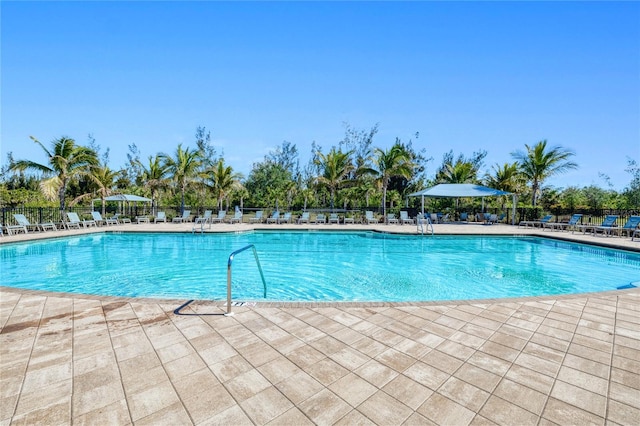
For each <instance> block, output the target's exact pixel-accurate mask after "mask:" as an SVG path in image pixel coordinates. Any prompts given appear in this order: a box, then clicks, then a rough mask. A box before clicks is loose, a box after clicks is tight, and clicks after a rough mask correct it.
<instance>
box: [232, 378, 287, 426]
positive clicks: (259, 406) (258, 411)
mask: <svg viewBox="0 0 640 426" xmlns="http://www.w3.org/2000/svg"><path fill="white" fill-rule="evenodd" d="M240 405H241V406H242V408H243V409H244V410H245V412H246V413H247V415H248V416H249V418H250V419H251V420H252V421H253V422H255V423H256V424H259V425H261V424H265V423H268V422H270V421H271V420H273V419H275V418H276V417H278V416H280V415H282V414H283V413H285V412H287V411H288V410H290V409H291V408H292V407H293V404H292V403H291V401H289V400H288V399H287V398H286V397H285V396H284V395H283V394H282V393H280V392H279V391H278V390H277V389H276V388H274V387H269V388H267V389H265V390H263V391H261V392H259V393H257V394H255V395H254V396H252V397H251V398H248V399H246V400H244V401H242V402H241V403H240Z"/></svg>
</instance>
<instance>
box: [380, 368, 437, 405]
mask: <svg viewBox="0 0 640 426" xmlns="http://www.w3.org/2000/svg"><path fill="white" fill-rule="evenodd" d="M382 390H384V391H385V392H386V393H388V394H389V395H391V396H393V397H394V398H395V399H397V400H398V401H402V403H403V404H405V405H407V406H408V407H410V408H411V409H413V410H417V409H418V407H419V406H420V405H422V404H423V403H424V401H425V400H426V399H427V398H429V397H430V396H431V395H432V394H433V391H432V390H431V389H429V388H428V387H426V386H424V385H421V384H420V383H418V382H416V381H414V380H412V379H410V378H408V377H407V376H404V375H399V376H398V377H396V378H395V379H393V380H391V381H390V382H389V383H387V384H386V385H385V386H384V387H383V388H382Z"/></svg>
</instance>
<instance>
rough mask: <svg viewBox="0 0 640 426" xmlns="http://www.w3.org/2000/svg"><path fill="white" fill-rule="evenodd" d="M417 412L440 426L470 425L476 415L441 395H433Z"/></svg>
mask: <svg viewBox="0 0 640 426" xmlns="http://www.w3.org/2000/svg"><path fill="white" fill-rule="evenodd" d="M417 412H418V413H420V414H422V415H423V416H425V417H426V418H428V419H429V420H431V421H432V422H434V423H436V424H439V425H460V426H462V425H468V424H470V423H471V421H472V420H473V418H474V416H475V415H476V413H475V412H473V411H471V410H469V409H468V408H465V407H463V406H462V405H460V404H458V403H456V402H454V401H452V400H450V399H449V398H446V397H445V396H443V395H441V394H439V393H434V394H433V395H431V396H430V397H429V398H428V399H427V400H426V401H425V402H424V404H422V405H421V406H420V408H418V410H417Z"/></svg>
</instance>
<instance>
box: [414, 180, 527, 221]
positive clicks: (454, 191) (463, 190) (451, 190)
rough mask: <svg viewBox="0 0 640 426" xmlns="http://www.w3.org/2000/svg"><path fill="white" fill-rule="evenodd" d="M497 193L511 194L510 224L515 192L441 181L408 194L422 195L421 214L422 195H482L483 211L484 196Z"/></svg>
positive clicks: (514, 208) (514, 215)
mask: <svg viewBox="0 0 640 426" xmlns="http://www.w3.org/2000/svg"><path fill="white" fill-rule="evenodd" d="M499 195H511V196H512V197H513V214H512V217H511V224H512V225H514V224H515V220H516V194H514V193H512V192H506V191H501V190H499V189H494V188H489V187H486V186H482V185H474V184H471V183H441V184H438V185H435V186H432V187H431V188H427V189H423V190H422V191H418V192H414V193H413V194H409V196H410V197H422V214H424V197H431V198H465V197H482V210H483V211H484V197H495V196H499Z"/></svg>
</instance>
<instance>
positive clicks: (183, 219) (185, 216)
mask: <svg viewBox="0 0 640 426" xmlns="http://www.w3.org/2000/svg"><path fill="white" fill-rule="evenodd" d="M190 221H191V210H185V211H183V212H182V216H176V217H174V218H173V219H171V222H173V223H184V222H190Z"/></svg>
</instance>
